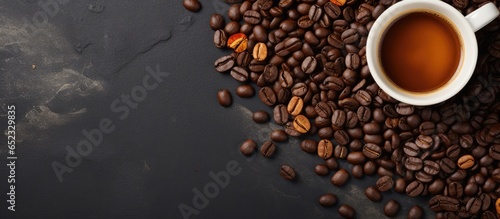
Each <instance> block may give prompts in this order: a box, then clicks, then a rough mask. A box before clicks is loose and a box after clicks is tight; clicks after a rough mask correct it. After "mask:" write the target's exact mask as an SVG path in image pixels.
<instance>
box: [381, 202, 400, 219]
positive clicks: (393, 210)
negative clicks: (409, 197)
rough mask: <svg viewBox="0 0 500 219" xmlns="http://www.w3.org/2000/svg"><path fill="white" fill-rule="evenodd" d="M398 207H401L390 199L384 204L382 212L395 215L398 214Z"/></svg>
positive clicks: (389, 215) (388, 215)
mask: <svg viewBox="0 0 500 219" xmlns="http://www.w3.org/2000/svg"><path fill="white" fill-rule="evenodd" d="M399 209H401V205H400V204H399V202H397V201H396V200H394V199H391V200H389V201H388V202H387V203H386V204H385V205H384V214H385V215H386V216H387V217H395V216H396V215H397V214H398V212H399Z"/></svg>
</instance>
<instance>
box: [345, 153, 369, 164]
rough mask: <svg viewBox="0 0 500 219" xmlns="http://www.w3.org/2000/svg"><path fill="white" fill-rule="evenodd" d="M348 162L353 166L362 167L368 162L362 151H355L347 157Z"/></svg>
mask: <svg viewBox="0 0 500 219" xmlns="http://www.w3.org/2000/svg"><path fill="white" fill-rule="evenodd" d="M347 162H348V163H350V164H352V165H361V164H364V163H365V162H366V156H365V155H364V154H363V152H361V151H353V152H350V153H349V154H348V155H347Z"/></svg>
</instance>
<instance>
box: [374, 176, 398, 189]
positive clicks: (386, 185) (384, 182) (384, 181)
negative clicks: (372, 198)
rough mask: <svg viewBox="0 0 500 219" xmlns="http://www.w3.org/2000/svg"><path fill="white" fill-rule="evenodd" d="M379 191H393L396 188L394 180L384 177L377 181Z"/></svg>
mask: <svg viewBox="0 0 500 219" xmlns="http://www.w3.org/2000/svg"><path fill="white" fill-rule="evenodd" d="M376 185H377V189H378V191H381V192H385V191H389V190H391V189H392V187H393V186H394V180H393V179H392V177H390V176H382V177H380V178H379V179H378V180H377V183H376Z"/></svg>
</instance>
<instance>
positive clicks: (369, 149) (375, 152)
mask: <svg viewBox="0 0 500 219" xmlns="http://www.w3.org/2000/svg"><path fill="white" fill-rule="evenodd" d="M363 154H364V155H365V156H366V157H367V158H370V159H377V158H379V157H380V155H381V154H382V148H380V146H378V145H376V144H373V143H366V144H365V146H363Z"/></svg>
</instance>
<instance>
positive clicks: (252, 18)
mask: <svg viewBox="0 0 500 219" xmlns="http://www.w3.org/2000/svg"><path fill="white" fill-rule="evenodd" d="M243 20H244V21H245V22H247V23H249V24H253V25H256V24H258V23H260V21H261V20H262V15H261V14H260V13H259V12H258V11H254V10H248V11H246V12H245V13H244V14H243Z"/></svg>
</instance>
